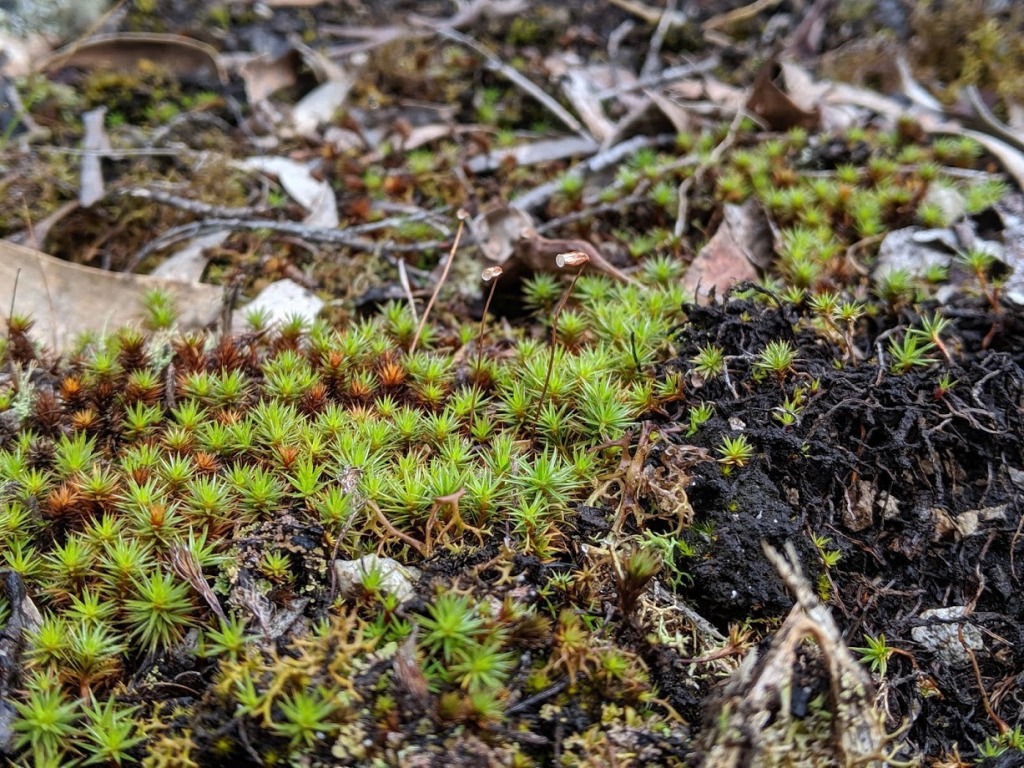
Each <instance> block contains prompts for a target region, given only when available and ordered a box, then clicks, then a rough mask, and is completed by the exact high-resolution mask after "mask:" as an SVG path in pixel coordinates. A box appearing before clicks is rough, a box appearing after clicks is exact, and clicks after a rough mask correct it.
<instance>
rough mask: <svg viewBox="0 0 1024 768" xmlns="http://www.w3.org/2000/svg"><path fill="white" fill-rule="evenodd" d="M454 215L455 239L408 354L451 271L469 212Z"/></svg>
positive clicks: (412, 350)
mask: <svg viewBox="0 0 1024 768" xmlns="http://www.w3.org/2000/svg"><path fill="white" fill-rule="evenodd" d="M456 215H457V216H458V217H459V228H458V229H457V230H456V232H455V241H454V242H453V243H452V249H451V251H450V252H449V253H448V260H447V261H445V263H444V269H443V270H442V271H441V277H440V279H439V280H438V281H437V285H435V286H434V292H433V293H432V294H431V295H430V301H428V302H427V306H426V308H425V309H424V310H423V317H421V318H420V323H419V325H417V326H416V335H415V336H413V337H412V344H410V345H409V354H410V355H411V354H412V353H413V352H415V351H416V345H417V344H418V343H419V341H420V334H421V333H423V327H424V326H425V325H426V324H427V318H428V317H429V316H430V310H431V309H433V307H434V302H435V301H437V295H438V294H439V293H440V292H441V286H442V285H444V281H445V280H447V279H448V272H450V271H451V268H452V262H453V261H455V252H456V251H457V250H458V249H459V241H460V240H461V239H462V232H463V230H464V229H465V228H466V219H468V218H469V214H468V213H467V212H466V211H464V210H462V209H461V208H460V209H459V212H458V213H457V214H456Z"/></svg>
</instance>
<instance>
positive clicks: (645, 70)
mask: <svg viewBox="0 0 1024 768" xmlns="http://www.w3.org/2000/svg"><path fill="white" fill-rule="evenodd" d="M677 5H678V0H668V2H667V3H665V10H663V11H662V12H661V18H659V19H658V26H656V27H655V28H654V34H653V35H651V44H650V46H648V48H647V56H646V57H645V58H644V65H643V67H641V68H640V75H641V76H643V75H650V74H653V73H654V72H656V71H657V69H658V56H660V55H661V46H662V44H663V43H664V42H665V35H667V34H668V31H669V29H671V28H672V25H673V23H677V24H678V23H680V19H679V18H678V16H677V14H676V6H677Z"/></svg>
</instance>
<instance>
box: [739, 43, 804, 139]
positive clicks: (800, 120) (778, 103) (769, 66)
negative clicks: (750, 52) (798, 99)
mask: <svg viewBox="0 0 1024 768" xmlns="http://www.w3.org/2000/svg"><path fill="white" fill-rule="evenodd" d="M780 71H781V70H780V68H779V65H778V63H776V62H775V60H773V59H772V60H769V61H766V62H765V63H764V64H763V65H761V69H760V70H758V72H757V76H756V77H755V78H754V84H753V86H751V89H750V97H749V98H748V99H747V109H748V110H749V111H751V112H753V113H754V114H755V115H758V116H759V117H760V118H761V119H762V120H764V121H765V122H766V123H767V124H768V126H769V127H770V128H771V129H772V130H775V131H788V130H789V129H790V128H795V127H801V128H807V129H810V130H813V129H815V128H817V127H818V123H819V114H818V110H817V109H810V110H808V109H803V108H802V107H800V106H799V105H797V104H796V103H795V102H794V101H793V100H792V99H790V98H789V96H787V95H786V94H785V93H783V92H782V91H781V90H780V89H779V87H778V86H777V85H775V83H774V82H773V81H774V78H775V77H776V75H778V74H779V72H780Z"/></svg>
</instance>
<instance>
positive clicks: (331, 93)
mask: <svg viewBox="0 0 1024 768" xmlns="http://www.w3.org/2000/svg"><path fill="white" fill-rule="evenodd" d="M354 83H355V78H353V77H351V76H350V75H344V76H343V77H342V78H341V79H337V80H333V79H332V80H328V81H327V82H325V83H321V84H320V85H318V86H317V87H316V88H314V89H313V90H312V91H310V92H309V93H307V94H306V95H305V96H303V97H302V98H301V99H299V101H298V102H297V103H296V104H295V106H294V107H293V108H292V127H293V128H294V129H295V132H296V133H297V134H299V135H300V136H306V137H313V136H315V135H316V131H317V128H319V127H320V126H321V125H322V124H323V123H326V122H328V121H329V120H330V119H331V118H332V117H334V114H335V113H336V112H337V111H338V109H340V108H341V105H342V104H344V103H345V99H347V98H348V94H349V91H351V90H352V86H353V84H354Z"/></svg>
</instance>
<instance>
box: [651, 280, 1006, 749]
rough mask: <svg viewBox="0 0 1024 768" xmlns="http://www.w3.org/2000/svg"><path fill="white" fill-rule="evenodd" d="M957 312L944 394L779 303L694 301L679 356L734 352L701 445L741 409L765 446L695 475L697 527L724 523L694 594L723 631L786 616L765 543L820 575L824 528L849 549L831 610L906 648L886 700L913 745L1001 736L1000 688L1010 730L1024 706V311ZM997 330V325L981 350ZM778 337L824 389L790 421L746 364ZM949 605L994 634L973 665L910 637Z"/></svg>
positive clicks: (848, 628) (855, 632) (925, 376)
mask: <svg viewBox="0 0 1024 768" xmlns="http://www.w3.org/2000/svg"><path fill="white" fill-rule="evenodd" d="M948 309H949V313H950V315H951V316H954V317H956V318H957V335H958V336H959V339H960V342H961V345H962V349H961V350H960V354H961V362H960V364H959V365H958V366H957V367H955V368H954V369H953V373H954V377H955V379H956V380H957V383H956V385H955V386H954V387H953V388H952V389H950V390H949V391H947V392H942V391H941V390H940V388H939V387H940V384H939V382H938V380H937V376H938V374H937V372H936V371H935V370H930V371H925V372H911V373H907V374H905V375H901V376H898V375H893V374H892V373H890V372H889V371H888V370H886V369H884V368H882V367H879V366H877V365H861V366H853V367H850V368H845V369H842V370H836V369H835V368H834V367H833V365H832V361H833V360H834V359H835V358H836V356H837V351H836V350H834V349H830V348H828V346H826V345H823V344H822V343H821V341H820V339H817V338H815V337H813V336H811V335H808V334H806V333H804V332H801V331H798V330H796V322H797V321H798V320H799V313H798V312H795V311H794V312H791V311H788V310H787V311H781V310H779V309H777V308H775V307H774V306H769V307H768V308H765V307H764V306H763V305H754V304H753V303H751V302H749V301H739V300H734V301H729V302H728V303H726V304H725V305H724V306H714V307H692V308H690V323H689V324H688V325H687V326H686V327H684V328H683V329H681V330H680V332H679V336H678V341H679V345H680V347H679V351H680V360H681V361H686V360H688V359H689V358H691V357H692V356H693V355H695V354H696V353H697V349H698V347H700V346H702V345H704V344H706V343H708V342H709V341H713V342H715V343H717V344H719V345H720V346H722V347H723V348H724V349H725V351H726V355H732V356H734V358H733V359H734V360H735V361H736V362H735V364H734V366H733V368H732V371H731V372H732V379H733V383H734V386H735V392H733V391H730V389H729V387H728V386H727V385H726V384H725V382H724V381H722V380H721V379H716V380H715V381H713V382H709V383H706V384H705V385H704V387H703V389H702V390H701V391H700V396H701V397H702V399H704V400H705V401H707V402H711V403H714V405H715V411H716V416H715V417H714V418H713V419H712V420H711V421H710V422H709V423H708V424H707V425H705V426H704V427H702V428H701V430H700V431H699V432H698V433H697V434H696V435H695V436H693V437H692V438H688V441H689V442H692V443H695V444H697V445H704V446H705V447H707V448H709V449H713V448H714V446H715V445H716V444H717V443H718V441H719V437H718V436H719V435H720V434H721V433H723V432H724V433H728V431H729V424H728V422H729V420H739V421H741V422H743V423H744V424H745V430H746V433H747V434H748V436H749V437H750V438H751V439H752V442H753V443H754V444H755V445H756V446H757V449H758V452H757V455H756V458H755V459H754V460H753V461H752V462H751V463H750V464H749V465H748V466H747V467H745V468H744V469H743V470H742V471H740V472H738V473H735V478H728V477H726V478H723V477H721V474H720V473H719V472H718V471H717V468H714V467H708V468H707V471H705V472H701V471H699V470H698V471H696V472H695V473H694V479H693V482H692V484H691V486H690V488H689V489H688V495H689V500H690V503H691V505H692V507H693V509H694V512H695V515H696V517H695V524H696V525H697V526H698V527H700V526H701V524H702V523H703V524H710V525H711V526H712V527H713V531H714V533H713V536H712V537H711V539H710V541H707V540H705V541H703V542H702V543H701V545H700V552H701V555H700V560H699V562H698V564H697V565H696V566H695V567H694V568H693V570H692V573H693V583H692V585H691V586H690V587H689V589H687V590H685V594H686V596H687V600H688V602H689V603H690V604H691V605H693V606H695V607H696V608H697V610H698V611H699V612H700V613H701V615H703V616H704V617H705V618H707V619H708V620H710V621H712V622H714V623H715V624H716V625H718V626H719V627H720V628H722V629H725V628H726V626H727V625H728V623H729V622H733V621H737V620H742V619H743V618H744V617H764V618H767V617H779V616H781V615H782V614H783V613H784V612H785V609H786V608H787V606H788V605H789V598H788V597H787V596H786V593H785V591H784V589H783V588H782V585H781V583H780V581H779V579H778V577H777V576H776V575H775V574H774V572H773V571H772V569H771V568H770V566H769V564H768V563H767V561H765V559H764V557H763V556H762V554H761V542H762V541H768V542H770V543H772V544H773V545H774V546H776V547H778V546H779V545H780V544H781V543H782V542H783V541H786V540H794V541H796V542H797V543H798V549H800V550H801V555H802V557H803V559H804V563H805V567H808V568H810V565H809V564H811V563H818V564H819V566H818V567H819V573H820V568H821V566H820V563H821V557H820V556H817V555H816V554H815V552H814V547H813V546H812V545H811V543H810V538H809V536H810V535H811V534H818V535H824V536H827V537H828V538H829V540H830V542H831V544H830V546H831V547H832V548H835V549H838V550H839V551H840V552H841V553H842V558H841V560H840V561H839V563H838V565H837V566H835V567H832V568H829V569H828V573H827V582H828V585H829V586H828V594H829V595H830V599H829V604H830V605H831V606H832V607H833V614H834V615H835V617H836V619H837V620H838V621H839V622H840V624H841V626H843V627H844V629H845V633H846V639H847V642H848V643H849V645H851V646H859V645H864V643H863V642H862V635H864V634H868V635H871V636H873V637H875V636H878V635H879V634H884V635H885V639H886V641H887V643H888V644H889V645H891V646H892V647H895V648H897V649H900V653H899V654H897V655H894V656H892V658H891V664H890V666H889V670H890V671H889V673H888V676H887V678H886V686H885V690H884V691H883V694H882V695H883V698H884V702H885V707H886V710H887V712H888V713H889V715H890V726H892V727H897V726H899V725H900V724H901V723H907V724H909V726H910V727H909V731H908V732H907V738H908V741H909V743H910V744H912V745H913V746H914V747H915V748H917V749H920V750H923V751H924V752H925V753H928V754H937V753H939V752H941V751H942V750H943V749H948V747H949V745H950V743H951V741H956V742H959V743H960V744H963V745H966V744H968V743H971V742H973V743H979V742H981V741H983V740H984V739H985V738H986V737H987V736H989V735H991V734H992V732H993V728H994V726H998V723H994V722H993V718H992V717H991V716H989V717H986V714H985V710H984V708H983V703H982V702H983V699H985V698H986V697H987V699H988V700H989V703H990V704H992V705H993V706H998V708H999V712H1000V713H1001V714H1000V717H1001V718H1002V719H1003V720H1004V721H1006V722H1007V723H1010V724H1011V725H1012V724H1014V723H1018V722H1020V718H1021V716H1022V706H1024V701H1022V700H1021V697H1020V695H1019V689H1020V682H1021V681H1020V679H1019V670H1020V669H1021V668H1022V666H1024V652H1022V650H1021V648H1022V647H1024V646H1022V643H1024V633H1022V628H1024V604H1022V603H1021V601H1020V589H1021V580H1022V578H1024V563H1022V559H1024V536H1022V520H1024V516H1022V515H1024V501H1022V499H1024V473H1022V468H1024V444H1022V435H1024V412H1022V403H1024V371H1022V367H1021V366H1022V362H1024V326H1022V323H1021V317H1020V315H1019V314H1018V313H1010V312H1007V313H1006V314H1003V315H1000V316H996V317H993V316H992V315H991V313H990V312H988V311H987V310H986V309H985V308H983V307H981V306H979V305H977V304H974V303H969V302H958V303H957V304H956V305H954V306H952V307H949V308H948ZM907 319H908V318H901V317H898V316H892V315H890V316H887V317H886V316H882V317H879V318H877V330H876V334H875V338H867V339H863V340H861V343H862V344H864V345H870V346H871V347H874V345H875V343H876V340H877V335H878V333H880V332H881V331H882V330H883V329H884V328H886V327H892V325H893V324H894V323H897V322H905V321H906V320H907ZM993 323H995V324H997V326H998V328H999V332H998V333H997V334H996V335H995V336H993V337H992V344H991V345H990V346H989V348H984V346H983V343H982V340H983V339H984V338H986V337H987V336H988V335H989V332H990V331H991V329H992V325H993ZM778 338H791V339H793V340H794V343H795V344H796V345H797V346H798V349H799V354H798V362H797V364H796V366H795V367H796V373H795V374H793V376H801V377H803V376H805V377H809V378H810V377H813V378H815V379H817V380H818V382H819V384H818V391H817V393H816V394H813V395H812V396H810V398H809V399H808V401H807V405H806V408H805V410H804V411H803V413H802V414H801V416H800V418H799V421H798V423H797V424H796V425H794V426H792V427H790V428H783V427H782V426H781V425H779V424H778V423H777V422H776V421H775V420H774V419H772V418H771V414H772V412H773V409H775V408H777V407H778V406H779V405H780V403H781V399H782V396H781V388H780V386H779V385H778V384H776V383H775V382H773V381H765V382H762V383H761V384H759V385H758V384H753V383H751V380H750V378H749V376H748V375H747V372H746V371H744V370H743V362H742V361H743V360H750V359H751V358H752V356H753V355H754V354H755V353H756V352H757V351H758V350H759V349H760V348H761V347H763V345H764V344H765V343H766V342H767V341H768V340H771V339H778ZM865 348H866V347H865ZM679 366H680V367H685V364H684V363H683V362H680V364H679ZM670 368H671V366H670ZM676 419H677V420H679V421H684V420H683V419H681V417H680V416H679V415H678V414H677V415H676ZM949 606H963V607H965V610H966V613H967V615H969V616H970V623H971V624H973V625H975V626H976V627H978V628H980V629H981V630H982V636H983V638H984V641H983V642H984V647H983V648H982V649H979V650H977V651H975V652H973V653H968V654H964V653H959V654H952V655H951V656H953V657H956V659H958V660H959V661H960V662H961V663H953V662H951V661H950V658H951V657H950V656H943V655H942V654H939V653H936V652H935V651H934V650H931V649H929V648H927V647H923V646H922V644H921V643H919V642H917V641H915V639H914V638H913V637H912V632H913V630H914V629H915V628H917V627H927V626H932V625H935V624H937V623H940V622H939V620H938V619H934V618H933V619H931V620H929V619H928V618H922V613H923V612H924V611H927V610H929V609H934V608H943V607H949ZM947 621H948V619H947ZM954 637H955V634H954ZM965 659H966V661H965Z"/></svg>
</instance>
